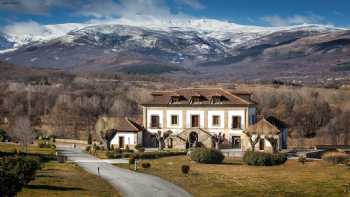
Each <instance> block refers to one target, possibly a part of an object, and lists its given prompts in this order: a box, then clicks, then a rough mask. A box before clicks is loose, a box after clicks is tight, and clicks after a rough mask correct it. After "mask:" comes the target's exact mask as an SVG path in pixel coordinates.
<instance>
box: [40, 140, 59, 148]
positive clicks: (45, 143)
mask: <svg viewBox="0 0 350 197" xmlns="http://www.w3.org/2000/svg"><path fill="white" fill-rule="evenodd" d="M38 147H39V148H52V149H55V148H56V145H54V144H52V143H51V142H50V141H48V140H38Z"/></svg>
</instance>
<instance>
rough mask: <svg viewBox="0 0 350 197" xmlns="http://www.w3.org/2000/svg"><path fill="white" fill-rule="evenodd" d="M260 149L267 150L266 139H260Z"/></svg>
mask: <svg viewBox="0 0 350 197" xmlns="http://www.w3.org/2000/svg"><path fill="white" fill-rule="evenodd" d="M259 149H260V150H265V140H264V139H260V140H259Z"/></svg>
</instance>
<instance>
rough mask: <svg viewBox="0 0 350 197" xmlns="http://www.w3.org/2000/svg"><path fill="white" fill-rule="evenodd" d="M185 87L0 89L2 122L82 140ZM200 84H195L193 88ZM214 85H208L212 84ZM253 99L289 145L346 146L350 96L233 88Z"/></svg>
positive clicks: (131, 83) (88, 81) (105, 84)
mask: <svg viewBox="0 0 350 197" xmlns="http://www.w3.org/2000/svg"><path fill="white" fill-rule="evenodd" d="M188 84H189V83H187V82H186V83H183V82H178V83H176V82H172V83H170V82H164V81H154V80H149V81H146V80H145V81H140V80H139V81H135V80H130V79H129V80H119V79H118V80H115V79H113V80H108V79H106V80H97V79H96V78H88V77H87V78H82V77H75V78H74V79H72V80H71V81H69V82H67V81H66V82H65V83H61V82H56V83H55V82H52V81H51V82H50V83H48V82H47V81H46V82H45V83H44V84H40V83H35V84H33V83H32V84H31V85H28V84H22V83H14V82H11V83H9V82H3V83H1V84H0V120H1V123H2V125H3V127H4V129H5V130H7V131H8V133H11V131H12V130H13V129H14V128H15V127H14V126H15V122H16V119H18V118H19V117H23V116H29V119H30V122H31V126H32V127H33V129H34V130H35V131H36V132H39V133H44V134H46V135H55V136H57V137H63V138H75V139H86V138H87V136H88V134H89V133H92V134H93V135H95V134H94V128H95V123H96V120H97V119H98V117H99V116H101V115H107V116H128V117H134V118H137V117H138V116H140V115H141V114H142V111H141V109H140V106H139V103H143V102H145V101H147V100H149V99H151V97H150V92H151V91H154V90H159V89H167V88H176V87H179V86H183V87H184V86H188ZM197 84H198V83H197ZM210 85H212V84H210ZM235 86H236V88H237V89H239V90H247V91H250V92H252V93H253V99H254V100H255V101H256V102H257V103H258V112H259V113H260V114H262V115H265V116H268V115H274V116H276V117H278V118H280V119H281V120H283V121H285V122H286V123H287V124H288V125H289V126H290V133H289V135H290V138H289V145H291V146H311V145H315V144H349V143H350V139H349V138H350V136H349V132H350V120H349V118H348V117H350V99H349V98H350V91H349V90H340V89H325V88H312V87H294V86H276V84H275V85H258V84H254V85H244V84H241V85H235Z"/></svg>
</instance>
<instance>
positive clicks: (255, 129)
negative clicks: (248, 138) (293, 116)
mask: <svg viewBox="0 0 350 197" xmlns="http://www.w3.org/2000/svg"><path fill="white" fill-rule="evenodd" d="M280 132H281V131H280V130H279V129H278V128H277V127H276V126H275V125H273V124H271V123H270V122H269V121H267V120H266V119H265V118H263V119H261V120H260V121H258V122H257V123H255V124H253V125H251V126H249V127H248V128H247V129H246V130H244V131H243V133H245V134H248V135H254V134H255V135H278V134H279V133H280Z"/></svg>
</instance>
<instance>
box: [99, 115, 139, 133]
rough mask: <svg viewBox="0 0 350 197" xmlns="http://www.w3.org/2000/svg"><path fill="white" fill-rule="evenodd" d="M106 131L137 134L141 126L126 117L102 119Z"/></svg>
mask: <svg viewBox="0 0 350 197" xmlns="http://www.w3.org/2000/svg"><path fill="white" fill-rule="evenodd" d="M102 119H103V120H104V124H105V127H106V128H105V129H106V130H116V131H118V132H123V131H124V132H139V131H140V130H141V126H139V125H138V124H137V123H136V122H134V121H132V120H130V119H129V118H126V117H103V118H102Z"/></svg>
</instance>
